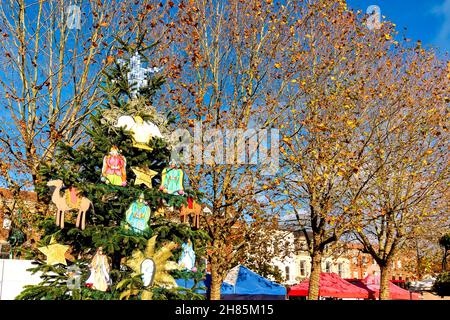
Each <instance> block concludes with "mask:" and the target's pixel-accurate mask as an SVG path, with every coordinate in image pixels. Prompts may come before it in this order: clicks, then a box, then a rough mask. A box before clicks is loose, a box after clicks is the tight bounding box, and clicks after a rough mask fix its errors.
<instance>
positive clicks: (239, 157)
mask: <svg viewBox="0 0 450 320" xmlns="http://www.w3.org/2000/svg"><path fill="white" fill-rule="evenodd" d="M294 3H295V2H294V1H286V2H285V3H284V4H283V5H281V4H277V3H274V2H272V1H234V0H233V1H226V2H222V1H217V2H216V1H200V0H193V1H189V2H182V3H180V4H178V5H177V6H174V7H173V8H172V11H173V19H171V20H170V22H169V23H168V26H169V28H170V33H168V36H167V37H166V39H165V40H164V41H162V42H163V43H162V48H164V45H165V46H166V48H165V49H164V50H162V51H161V53H160V54H161V58H167V59H168V62H167V69H166V72H167V85H168V88H169V89H168V90H167V91H166V94H165V95H164V94H163V95H162V96H161V99H160V100H159V102H158V104H159V105H162V106H165V107H168V108H170V109H172V110H176V113H177V114H179V115H180V116H179V117H177V120H176V121H177V125H178V127H179V128H180V131H182V129H186V131H185V133H186V137H187V140H185V141H187V142H188V143H187V144H186V146H184V147H183V148H184V149H187V150H190V151H191V152H190V156H187V159H188V161H185V164H184V169H185V170H186V172H187V176H188V177H189V181H190V184H191V185H192V187H193V188H195V189H198V190H201V191H202V192H203V198H202V201H203V202H204V204H205V205H207V206H208V207H209V208H210V210H211V214H209V215H205V216H204V218H203V228H205V230H206V231H207V232H208V233H209V236H210V238H211V239H212V240H211V242H210V246H209V250H208V257H207V258H208V261H209V266H210V269H211V275H212V287H211V299H220V286H221V283H222V281H223V279H224V277H225V275H226V274H227V272H228V270H229V269H231V268H232V267H234V266H235V265H236V264H238V263H239V262H240V257H241V256H242V252H243V251H244V250H245V248H246V246H245V244H246V243H245V239H247V231H248V230H251V227H249V228H247V227H248V226H249V225H248V224H249V221H254V220H255V219H257V218H262V217H264V216H265V215H266V212H265V211H264V210H262V205H270V200H271V199H270V198H266V196H268V194H267V193H266V191H267V190H269V189H271V188H272V187H273V185H274V183H275V180H276V178H275V177H274V176H273V175H268V174H270V173H276V171H277V170H276V166H277V158H276V156H277V152H278V146H277V144H276V143H277V141H278V135H277V131H276V130H273V131H271V130H269V129H276V128H277V124H276V122H275V120H276V118H277V116H278V115H279V114H280V113H281V112H282V109H283V107H282V103H281V102H280V101H281V99H280V97H281V96H282V94H283V92H284V90H285V88H286V85H287V84H288V83H289V81H290V79H289V78H288V77H286V74H284V73H283V72H281V71H280V69H279V68H280V65H281V63H284V62H282V61H281V59H285V57H284V56H283V55H282V54H281V53H282V52H283V50H284V48H286V47H289V46H290V45H291V41H292V34H291V33H290V31H289V27H290V25H292V23H293V19H294V17H295V15H296V12H295V10H294V11H292V8H293V6H294ZM264 130H266V131H264ZM189 136H190V137H189ZM244 144H245V145H246V147H243V145H244ZM192 146H193V147H192ZM180 148H181V147H180ZM267 149H269V150H270V151H269V150H267ZM268 164H272V166H273V169H274V170H270V169H271V168H269V166H268ZM244 226H246V227H244ZM236 228H238V229H237V230H238V232H240V233H241V235H240V237H241V238H240V239H241V240H242V241H239V240H238V239H234V236H233V235H234V233H235V231H234V230H236ZM231 239H234V240H233V241H232V240H231Z"/></svg>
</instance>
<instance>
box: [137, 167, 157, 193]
mask: <svg viewBox="0 0 450 320" xmlns="http://www.w3.org/2000/svg"><path fill="white" fill-rule="evenodd" d="M131 170H133V172H134V174H135V175H136V180H135V181H134V184H135V185H140V184H145V185H146V186H147V187H149V188H150V189H151V188H152V179H153V177H154V176H156V175H157V174H158V172H156V171H153V170H151V169H149V168H140V167H132V168H131Z"/></svg>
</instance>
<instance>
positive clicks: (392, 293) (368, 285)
mask: <svg viewBox="0 0 450 320" xmlns="http://www.w3.org/2000/svg"><path fill="white" fill-rule="evenodd" d="M351 282H352V283H353V284H355V285H357V286H358V287H361V288H364V289H366V290H368V291H369V292H370V298H371V299H378V298H379V296H380V276H371V275H369V276H367V277H365V278H364V279H355V280H352V281H351ZM389 298H390V299H391V300H419V299H420V295H419V294H418V293H412V292H410V291H408V290H405V289H403V288H400V287H399V286H396V285H395V284H393V283H392V282H389Z"/></svg>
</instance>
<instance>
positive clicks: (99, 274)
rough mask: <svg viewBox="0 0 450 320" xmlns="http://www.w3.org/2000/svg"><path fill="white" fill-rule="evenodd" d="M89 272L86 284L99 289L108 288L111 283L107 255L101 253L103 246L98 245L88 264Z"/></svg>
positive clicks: (104, 289)
mask: <svg viewBox="0 0 450 320" xmlns="http://www.w3.org/2000/svg"><path fill="white" fill-rule="evenodd" d="M89 267H90V268H91V274H90V276H89V278H88V279H87V280H86V286H87V287H89V288H92V289H95V290H99V291H103V292H104V291H106V290H108V286H109V285H110V283H111V280H110V278H109V262H108V257H107V256H106V255H105V254H104V253H103V248H102V247H99V248H98V250H97V252H96V254H95V256H94V257H93V258H92V261H91V263H90V264H89Z"/></svg>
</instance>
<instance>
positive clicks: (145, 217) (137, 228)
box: [125, 193, 151, 234]
mask: <svg viewBox="0 0 450 320" xmlns="http://www.w3.org/2000/svg"><path fill="white" fill-rule="evenodd" d="M150 216H151V210H150V207H149V206H148V205H147V203H146V202H145V199H144V194H143V193H141V195H140V196H139V199H138V200H136V201H134V202H133V203H132V204H131V205H130V207H129V208H128V210H127V212H126V222H127V224H126V226H125V228H126V229H128V228H131V229H132V230H133V231H134V232H136V233H139V234H142V233H143V232H144V231H147V230H148V221H149V220H150Z"/></svg>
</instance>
